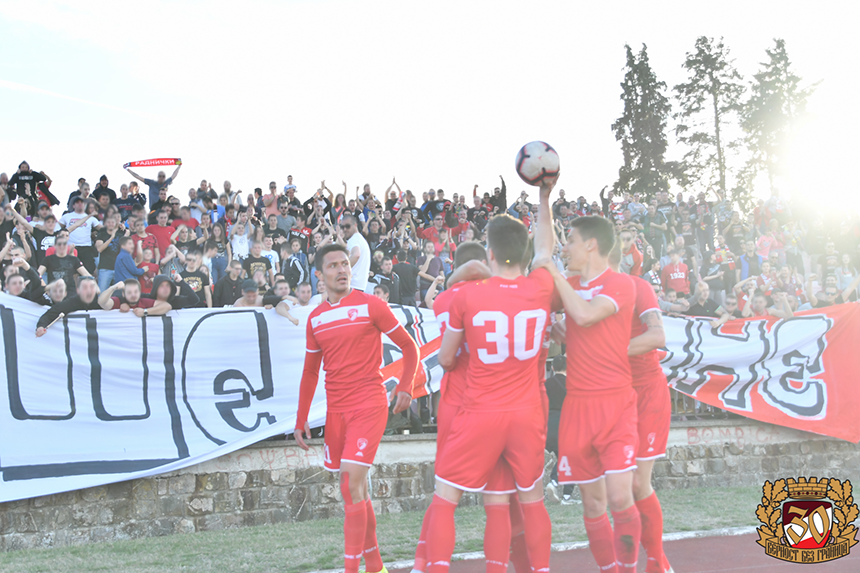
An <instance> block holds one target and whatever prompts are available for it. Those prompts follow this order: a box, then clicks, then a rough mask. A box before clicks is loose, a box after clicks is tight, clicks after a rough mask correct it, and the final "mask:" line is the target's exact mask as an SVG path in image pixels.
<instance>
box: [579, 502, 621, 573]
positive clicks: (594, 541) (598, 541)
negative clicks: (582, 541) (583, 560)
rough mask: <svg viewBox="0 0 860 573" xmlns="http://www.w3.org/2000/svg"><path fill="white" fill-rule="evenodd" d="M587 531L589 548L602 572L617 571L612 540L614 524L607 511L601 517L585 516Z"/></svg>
mask: <svg viewBox="0 0 860 573" xmlns="http://www.w3.org/2000/svg"><path fill="white" fill-rule="evenodd" d="M583 518H584V520H585V532H586V534H588V548H589V549H591V555H593V556H594V560H595V561H597V567H598V568H599V569H600V571H601V573H617V572H618V567H617V566H616V560H615V545H614V544H613V541H612V524H610V523H609V516H608V515H606V514H605V513H604V514H603V515H601V516H600V517H594V518H592V517H587V516H583Z"/></svg>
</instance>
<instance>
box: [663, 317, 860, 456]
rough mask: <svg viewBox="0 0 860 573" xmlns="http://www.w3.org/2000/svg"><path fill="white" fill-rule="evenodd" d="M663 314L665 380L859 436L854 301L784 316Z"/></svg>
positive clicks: (726, 404) (712, 400)
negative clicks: (714, 320) (714, 324)
mask: <svg viewBox="0 0 860 573" xmlns="http://www.w3.org/2000/svg"><path fill="white" fill-rule="evenodd" d="M710 320H711V319H684V318H668V317H667V318H665V319H664V324H665V327H666V346H667V348H666V354H665V356H663V358H662V361H661V362H662V364H663V369H664V371H665V372H666V378H667V379H668V381H669V386H670V387H672V388H674V389H676V390H678V391H679V392H683V393H684V394H687V395H689V396H692V397H694V398H696V399H697V400H699V401H701V402H704V403H705V404H710V405H712V406H716V407H718V408H723V409H725V410H729V411H731V412H735V413H737V414H740V415H742V416H746V417H747V418H752V419H754V420H760V421H762V422H768V423H771V424H778V425H780V426H786V427H789V428H795V429H798V430H804V431H807V432H814V433H816V434H822V435H825V436H831V437H834V438H840V439H843V440H848V441H851V442H855V443H856V442H858V441H860V411H858V406H860V380H858V374H860V351H858V350H857V347H856V345H857V341H858V335H860V305H858V304H856V303H848V304H842V305H838V306H832V307H829V308H827V309H822V310H815V311H805V312H800V313H798V314H797V315H795V316H794V318H790V319H786V320H783V319H777V318H774V317H769V318H766V319H747V320H734V321H731V322H729V323H727V324H725V325H724V326H722V327H721V328H720V329H718V330H712V329H711V327H710Z"/></svg>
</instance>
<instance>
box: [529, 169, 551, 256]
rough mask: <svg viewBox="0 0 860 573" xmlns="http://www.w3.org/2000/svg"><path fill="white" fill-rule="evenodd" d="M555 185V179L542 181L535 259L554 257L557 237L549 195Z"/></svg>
mask: <svg viewBox="0 0 860 573" xmlns="http://www.w3.org/2000/svg"><path fill="white" fill-rule="evenodd" d="M553 187H555V180H554V181H552V182H551V183H547V181H546V180H544V181H542V182H541V186H540V192H539V193H540V204H539V205H538V222H537V230H536V231H535V237H534V246H535V255H534V258H535V260H541V259H552V251H553V246H555V237H554V235H553V230H552V207H551V206H550V204H549V196H550V194H551V193H552V188H553Z"/></svg>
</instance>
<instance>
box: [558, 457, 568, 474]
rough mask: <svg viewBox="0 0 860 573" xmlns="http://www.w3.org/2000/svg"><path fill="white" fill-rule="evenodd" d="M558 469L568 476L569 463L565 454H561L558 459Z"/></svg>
mask: <svg viewBox="0 0 860 573" xmlns="http://www.w3.org/2000/svg"><path fill="white" fill-rule="evenodd" d="M558 471H560V472H562V473H563V474H564V475H566V476H570V463H569V462H568V461H567V456H561V459H560V460H558Z"/></svg>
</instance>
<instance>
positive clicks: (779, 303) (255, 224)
mask: <svg viewBox="0 0 860 573" xmlns="http://www.w3.org/2000/svg"><path fill="white" fill-rule="evenodd" d="M180 169H181V165H179V166H177V167H176V169H175V171H174V172H173V173H172V175H171V176H170V177H167V175H166V173H164V172H163V171H162V172H159V173H158V175H157V176H156V178H155V179H148V178H144V177H142V176H140V175H139V174H137V173H136V172H134V171H132V170H130V169H129V170H128V173H129V175H130V176H131V180H130V181H129V182H128V183H123V184H121V185H120V187H119V191H118V192H116V191H114V190H113V189H111V187H110V182H109V181H108V178H107V177H106V176H104V175H102V176H101V177H100V178H99V181H98V184H97V185H96V186H95V189H93V190H91V188H90V184H89V183H88V182H87V180H86V179H84V178H81V179H79V180H78V187H77V189H75V190H74V191H72V193H71V194H70V196H69V199H68V201H67V202H66V203H64V204H62V205H61V204H60V201H59V200H58V199H57V197H56V196H55V195H54V194H53V193H52V192H51V189H50V188H51V185H52V181H51V179H50V177H48V176H47V175H46V174H45V173H44V172H35V171H33V170H32V169H31V168H30V166H29V164H28V163H27V162H22V163H21V164H20V165H19V167H18V170H17V171H16V172H15V174H14V175H12V176H11V177H7V175H6V174H0V194H2V204H3V209H2V210H0V254H1V255H2V256H0V265H2V273H0V278H2V281H3V288H4V289H5V291H6V292H7V293H9V294H13V295H16V296H22V297H25V298H28V299H30V300H32V301H34V302H37V303H39V304H42V305H45V306H49V307H51V311H50V312H47V313H46V315H45V316H44V317H43V319H42V320H41V321H40V324H39V328H40V332H41V333H44V330H43V329H44V328H46V327H47V326H49V325H50V323H51V322H52V321H53V320H56V318H57V317H58V316H60V314H64V313H68V312H73V311H75V310H86V309H95V308H104V309H118V310H120V311H124V312H134V313H135V314H137V315H139V316H148V315H150V314H152V315H157V314H163V313H165V312H167V311H169V310H172V309H178V308H184V307H225V306H261V307H262V306H266V307H275V308H277V309H278V312H279V313H281V314H283V315H284V316H286V317H288V318H290V320H294V319H293V318H292V317H291V315H290V314H289V310H290V309H291V308H292V307H293V306H295V305H300V306H306V305H312V304H315V303H318V302H319V301H320V300H321V297H322V295H323V293H321V292H320V289H322V288H323V285H321V284H319V283H318V282H317V279H316V277H315V275H314V273H313V272H311V269H312V268H313V263H314V256H315V253H316V252H317V250H318V249H319V248H320V247H322V246H323V245H325V244H328V243H330V242H338V243H340V244H343V245H344V246H345V247H346V248H347V249H348V250H349V253H350V262H351V264H352V267H353V278H352V281H353V287H354V288H357V289H361V290H363V291H365V292H368V293H373V294H375V295H377V296H379V297H381V298H383V299H385V300H386V301H388V302H390V303H392V304H403V305H413V306H425V305H426V304H427V302H429V300H430V299H432V297H433V296H434V295H435V294H436V293H437V292H438V291H439V290H441V289H442V288H444V285H445V277H446V276H447V275H448V274H450V272H451V267H452V260H453V255H454V253H455V251H456V249H457V245H458V244H460V243H462V242H463V241H467V240H477V241H479V242H483V241H484V229H485V227H486V225H487V222H488V221H489V219H490V218H491V217H493V216H495V215H497V214H500V213H507V214H509V215H511V216H513V217H516V218H518V219H520V220H522V221H523V223H525V224H526V226H527V227H529V228H532V227H533V224H534V221H535V218H536V216H537V206H536V205H533V204H531V203H530V202H529V200H528V196H527V194H526V192H525V191H523V192H522V193H521V194H520V195H519V197H517V198H516V199H515V200H514V201H512V202H510V203H509V201H508V197H507V187H506V184H505V181H504V179H503V178H501V177H500V180H499V185H498V186H497V187H495V188H494V189H493V191H492V192H484V193H480V192H479V191H478V186H477V185H476V186H475V187H474V188H473V189H472V190H471V191H472V192H471V197H469V196H468V195H467V194H466V193H462V194H460V193H453V194H452V195H451V196H450V198H449V197H448V196H447V195H446V193H445V192H444V191H443V190H441V189H436V190H434V189H430V190H428V191H426V192H423V193H421V196H420V197H419V196H418V194H417V193H413V192H412V191H410V190H403V189H401V187H400V185H399V183H398V182H397V181H396V179H393V180H392V181H391V184H390V185H389V186H388V187H387V189H385V191H383V192H382V193H381V194H380V195H377V194H375V193H374V192H373V191H372V189H371V186H370V185H368V184H366V185H364V186H363V187H356V188H355V190H354V192H352V193H351V192H350V190H349V188H348V186H347V184H346V183H342V186H343V188H342V191H340V192H338V193H336V194H335V193H333V192H332V191H331V190H330V189H329V188H328V186H327V184H326V182H325V181H322V182H320V184H319V185H318V186H317V185H315V186H313V187H312V188H311V189H309V190H307V191H306V192H303V193H301V194H300V193H299V192H298V189H297V187H296V185H295V184H294V183H293V179H292V177H291V176H288V177H287V183H286V185H285V186H283V188H281V187H280V186H279V185H278V184H277V183H276V182H274V181H272V182H271V183H269V184H268V186H267V187H266V189H265V190H264V189H262V188H256V189H254V190H253V191H252V192H249V193H244V192H242V191H239V190H233V188H232V185H231V184H230V182H229V181H225V182H224V183H223V186H222V190H221V191H217V190H215V189H214V188H213V187H212V186H211V185H210V184H209V182H208V181H206V180H203V181H201V182H200V184H199V185H198V186H195V187H191V188H190V189H189V190H188V191H187V193H180V192H178V191H177V184H176V179H177V177H178V176H179V172H180ZM142 186H146V189H145V190H144V189H143V188H142ZM300 196H301V197H303V199H302V198H300ZM59 211H62V212H59ZM553 213H554V218H555V229H556V232H557V238H558V242H559V245H561V244H562V243H563V241H564V240H565V236H566V234H567V231H568V229H569V226H570V223H571V221H573V220H574V219H575V218H577V217H581V216H586V215H597V216H602V217H607V218H609V219H611V220H612V221H613V223H614V225H615V227H616V231H617V233H618V239H619V241H620V244H621V248H622V262H621V268H622V270H623V271H624V272H627V273H630V274H635V275H640V276H642V277H644V278H645V279H646V280H648V281H649V282H650V283H651V284H652V285H653V288H654V290H655V292H656V293H657V294H658V298H659V300H660V304H661V306H662V308H663V310H664V311H665V312H667V313H671V314H686V315H694V316H704V317H710V318H712V319H713V321H714V326H718V325H719V324H720V323H722V322H725V321H727V320H729V319H730V318H732V317H738V318H740V317H760V316H765V315H773V316H777V317H783V318H785V317H790V316H792V315H793V314H794V313H795V312H797V311H799V310H804V309H808V308H822V307H826V306H829V305H832V304H837V303H840V302H844V301H849V300H856V298H857V286H858V283H860V274H858V272H857V269H856V268H855V263H854V261H856V260H857V259H858V256H860V251H858V247H860V218H858V216H857V214H851V213H832V212H820V211H817V210H816V209H814V208H813V206H806V205H804V206H802V207H801V208H799V209H795V208H794V206H793V205H791V204H790V202H789V201H787V200H786V199H784V198H781V197H780V195H779V194H778V193H776V192H774V193H773V194H772V195H771V197H770V198H769V199H768V200H766V201H765V200H759V201H758V202H757V204H756V205H755V206H754V208H752V209H751V210H748V211H746V212H744V211H741V210H740V209H739V206H738V205H737V204H735V203H733V202H732V201H730V200H728V199H727V198H726V197H725V195H724V194H722V193H721V192H716V193H715V196H714V197H712V198H710V199H709V198H708V196H707V195H706V194H704V193H700V194H699V195H698V197H693V196H692V195H689V196H687V197H686V199H685V198H684V196H683V194H681V193H679V194H678V195H677V196H675V197H674V198H672V197H670V196H669V194H668V193H666V192H661V193H657V194H655V196H653V197H648V198H646V197H642V196H640V195H639V194H633V195H630V194H627V193H625V194H623V195H621V196H615V195H614V194H613V193H612V192H611V191H610V192H608V193H607V192H606V190H605V189H604V190H603V191H601V192H600V193H599V196H598V197H597V198H596V199H594V198H592V200H591V201H589V200H587V199H586V197H584V196H580V197H578V198H577V199H576V200H569V199H568V198H566V196H565V192H564V191H563V190H561V191H560V192H559V195H558V198H557V199H556V200H555V202H554V204H553ZM58 215H59V218H57V216H58ZM559 252H560V250H558V249H557V251H556V264H557V265H558V266H559V268H561V269H563V268H564V261H563V260H561V258H560V255H559V254H558V253H559ZM19 277H20V278H19Z"/></svg>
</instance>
